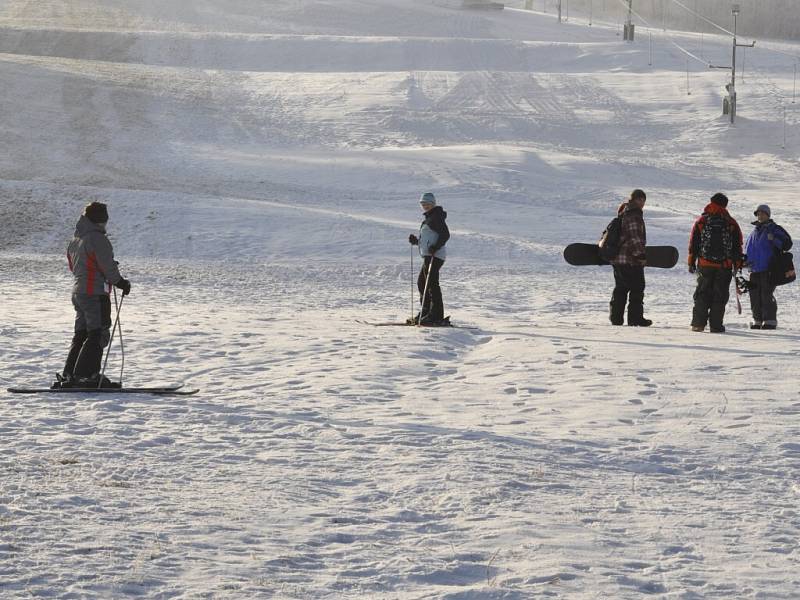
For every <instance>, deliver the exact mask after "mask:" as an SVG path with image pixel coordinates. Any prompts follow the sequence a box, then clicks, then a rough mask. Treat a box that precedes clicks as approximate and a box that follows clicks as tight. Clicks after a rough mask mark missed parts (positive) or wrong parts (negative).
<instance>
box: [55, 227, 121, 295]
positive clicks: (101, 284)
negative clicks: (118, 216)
mask: <svg viewBox="0 0 800 600" xmlns="http://www.w3.org/2000/svg"><path fill="white" fill-rule="evenodd" d="M67 261H68V262H69V270H70V271H72V274H73V275H74V276H75V284H74V285H73V286H72V293H74V294H88V295H90V296H100V295H103V294H108V292H109V291H110V286H111V285H113V284H115V283H117V282H118V281H119V280H120V279H121V278H122V276H121V275H120V274H119V269H118V268H117V263H116V261H115V260H114V249H113V248H112V247H111V242H110V241H109V239H108V237H107V236H106V227H105V225H104V224H99V223H93V222H92V221H90V220H89V219H87V218H86V215H82V216H81V218H80V219H78V224H77V225H76V226H75V237H74V238H73V240H72V241H71V242H70V243H69V246H68V247H67Z"/></svg>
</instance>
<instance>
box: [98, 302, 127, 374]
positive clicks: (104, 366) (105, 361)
mask: <svg viewBox="0 0 800 600" xmlns="http://www.w3.org/2000/svg"><path fill="white" fill-rule="evenodd" d="M123 300H125V296H122V298H120V300H119V304H117V316H116V317H115V318H114V328H113V329H112V330H111V338H109V340H108V349H107V350H106V359H105V360H104V361H103V370H102V371H101V372H100V378H99V379H98V381H97V388H98V389H100V387H102V385H103V377H104V376H105V373H106V365H107V364H108V355H109V354H110V353H111V342H113V341H114V334H115V333H116V331H117V324H118V323H119V312H120V311H121V310H122V301H123ZM116 303H117V290H114V304H116ZM121 339H122V332H121V331H120V340H121ZM120 344H121V342H120ZM121 384H122V381H120V385H121Z"/></svg>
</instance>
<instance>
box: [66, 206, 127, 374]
mask: <svg viewBox="0 0 800 600" xmlns="http://www.w3.org/2000/svg"><path fill="white" fill-rule="evenodd" d="M107 223H108V208H107V206H106V205H105V204H103V203H101V202H92V203H90V204H87V205H86V208H85V209H84V211H83V214H82V215H81V217H80V218H79V219H78V224H77V225H76V227H75V236H74V238H73V239H72V241H71V242H70V243H69V246H68V247H67V263H68V265H69V269H70V271H71V272H72V275H73V277H74V283H73V286H72V306H73V307H74V308H75V334H74V336H73V338H72V345H71V346H70V349H69V354H68V355H67V361H66V363H65V364H64V370H63V372H62V373H61V374H60V375H57V376H56V378H57V381H56V382H55V383H54V384H53V387H89V388H96V387H119V384H114V383H112V382H111V381H109V380H108V378H106V377H102V379H101V375H100V363H101V361H102V358H103V348H105V347H106V346H107V345H108V343H109V341H110V329H111V300H110V298H109V296H108V294H109V292H110V291H111V286H112V285H113V286H115V287H117V288H119V289H121V290H122V295H123V296H127V295H128V294H129V293H130V291H131V283H130V281H128V280H127V279H125V278H124V277H122V275H120V273H119V269H118V268H117V262H116V261H115V260H114V249H113V248H112V247H111V242H110V241H109V239H108V237H107V236H106V224H107Z"/></svg>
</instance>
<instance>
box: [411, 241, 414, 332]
mask: <svg viewBox="0 0 800 600" xmlns="http://www.w3.org/2000/svg"><path fill="white" fill-rule="evenodd" d="M411 321H412V322H413V321H414V246H413V245H412V246H411Z"/></svg>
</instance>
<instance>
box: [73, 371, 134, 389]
mask: <svg viewBox="0 0 800 600" xmlns="http://www.w3.org/2000/svg"><path fill="white" fill-rule="evenodd" d="M72 387H76V388H86V389H94V388H121V387H122V385H121V384H119V383H117V382H116V381H111V380H110V379H109V378H108V377H106V376H105V375H102V376H101V375H100V373H96V374H95V375H92V376H91V377H82V378H80V379H77V380H75V381H74V382H73V384H72Z"/></svg>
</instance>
